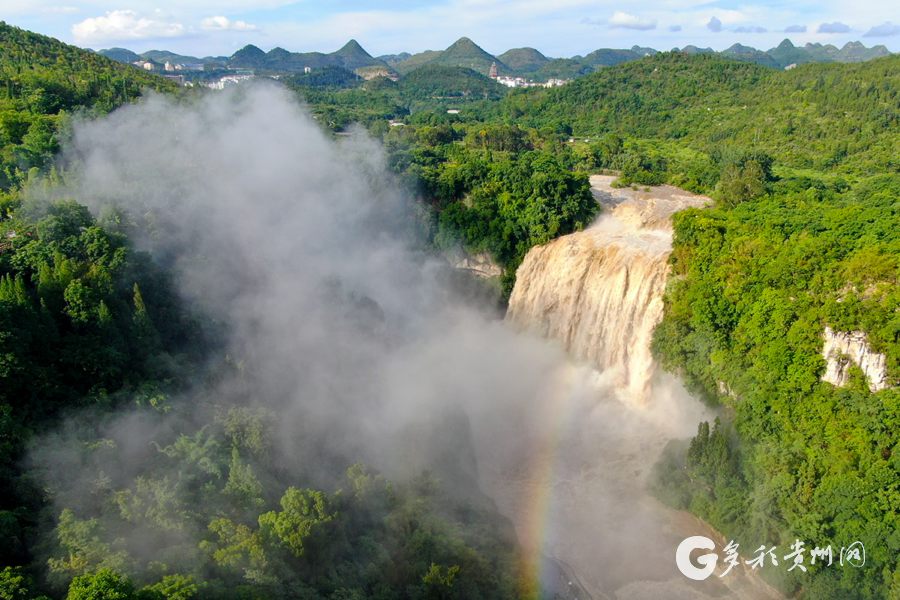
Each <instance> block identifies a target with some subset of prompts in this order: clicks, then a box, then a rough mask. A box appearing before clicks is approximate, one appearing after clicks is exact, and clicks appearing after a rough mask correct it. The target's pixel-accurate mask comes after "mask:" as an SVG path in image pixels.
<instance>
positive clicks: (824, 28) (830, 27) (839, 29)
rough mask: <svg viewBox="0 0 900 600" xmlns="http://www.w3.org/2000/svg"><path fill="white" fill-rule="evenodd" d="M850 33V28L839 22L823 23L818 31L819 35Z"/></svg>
mask: <svg viewBox="0 0 900 600" xmlns="http://www.w3.org/2000/svg"><path fill="white" fill-rule="evenodd" d="M849 31H850V26H849V25H845V24H844V23H841V22H839V21H835V22H834V23H822V24H821V25H819V28H818V29H817V30H816V32H817V33H847V32H849Z"/></svg>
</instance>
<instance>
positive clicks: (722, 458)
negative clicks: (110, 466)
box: [0, 23, 900, 600]
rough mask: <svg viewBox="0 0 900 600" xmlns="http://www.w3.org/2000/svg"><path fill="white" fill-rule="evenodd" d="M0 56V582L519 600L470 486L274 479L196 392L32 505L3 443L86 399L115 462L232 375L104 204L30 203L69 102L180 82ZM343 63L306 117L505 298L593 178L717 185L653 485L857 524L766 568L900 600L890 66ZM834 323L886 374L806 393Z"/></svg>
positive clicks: (720, 524) (62, 48) (773, 514)
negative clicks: (838, 557)
mask: <svg viewBox="0 0 900 600" xmlns="http://www.w3.org/2000/svg"><path fill="white" fill-rule="evenodd" d="M0 49H2V54H0V80H2V84H0V485H2V489H3V490H4V493H3V494H2V496H0V540H2V541H0V567H2V571H0V598H10V599H16V600H19V599H28V598H38V597H48V598H70V599H88V598H91V599H99V598H103V599H106V598H109V599H113V598H116V599H128V598H170V599H189V598H235V597H239V598H272V597H286V598H295V597H296V598H332V599H351V598H352V599H355V598H517V597H534V596H535V595H536V594H537V592H536V591H535V589H534V587H533V585H534V582H529V581H528V580H527V579H526V578H524V576H523V574H522V573H521V564H520V563H519V561H518V560H517V551H518V550H517V547H516V541H515V535H514V533H513V532H512V530H511V527H510V526H509V524H508V523H507V522H506V521H504V520H503V519H501V518H500V517H499V516H498V515H497V514H496V513H495V511H494V510H493V509H492V508H491V507H490V506H488V505H487V504H484V505H482V504H481V503H479V502H477V501H462V500H459V499H457V498H453V497H452V495H451V494H448V493H446V492H447V490H445V489H442V487H441V486H442V484H441V482H440V481H438V480H436V479H435V478H433V477H431V476H430V475H429V474H427V473H423V474H422V475H421V476H420V477H418V478H416V479H414V480H412V481H409V482H394V481H389V480H387V479H385V478H384V477H383V476H381V475H380V474H378V473H376V472H373V471H372V470H371V469H370V468H369V467H367V466H365V465H363V464H354V465H352V466H349V467H348V468H346V469H345V470H344V469H342V470H341V471H340V472H336V473H333V474H332V475H333V478H332V479H333V481H334V482H335V484H334V485H333V486H332V487H331V488H324V487H322V486H319V487H316V486H315V485H313V484H312V483H311V482H310V480H309V478H306V479H304V477H303V475H304V474H300V475H299V476H298V474H297V473H289V472H286V471H285V470H283V469H280V468H279V466H278V464H277V460H276V457H277V454H276V453H274V452H272V451H271V449H270V447H269V442H268V439H269V431H270V428H271V427H272V426H273V421H274V417H273V415H272V414H270V413H268V412H267V411H266V410H265V409H263V408H261V407H254V406H253V405H252V404H248V405H246V406H226V405H219V404H217V403H216V402H215V401H210V406H209V407H208V409H207V410H206V411H205V412H203V415H204V420H202V421H201V422H198V421H197V420H196V419H193V418H187V417H186V418H185V419H184V422H183V425H182V426H181V428H180V429H179V430H177V431H166V432H164V434H161V435H160V437H159V439H158V440H157V441H156V446H155V449H154V451H153V453H152V455H150V456H149V457H148V459H147V461H148V462H147V464H148V466H147V469H146V472H145V473H144V474H143V475H142V476H141V477H138V478H135V479H133V480H129V481H126V482H122V481H117V482H106V483H105V484H103V485H100V484H98V489H97V490H96V493H95V494H94V495H93V496H91V498H88V499H85V498H72V499H63V501H62V503H60V502H59V501H54V502H50V501H49V500H48V497H47V494H48V490H46V489H42V488H41V487H40V485H39V484H38V482H37V481H36V480H35V479H34V477H33V476H32V474H31V473H30V472H29V468H28V466H27V465H26V464H24V463H23V459H24V457H25V456H26V454H27V451H28V449H29V445H30V444H31V443H32V442H33V440H34V439H35V438H36V436H38V435H40V434H42V433H45V432H47V431H51V430H53V429H54V428H56V427H58V426H60V424H62V423H64V422H65V421H66V420H67V418H68V416H69V415H71V414H73V411H75V410H76V409H77V410H90V411H95V413H96V414H97V415H100V416H99V417H98V418H97V423H95V424H94V425H91V424H86V425H83V428H82V430H79V432H78V434H77V437H78V439H79V440H81V441H82V442H83V452H84V453H85V456H86V457H90V456H97V457H102V456H109V455H110V454H112V455H114V454H115V452H117V447H116V442H115V441H114V440H110V439H106V438H104V437H102V435H101V434H100V431H101V428H102V423H103V421H104V418H106V417H108V416H109V415H111V414H112V411H113V409H114V408H116V407H117V406H123V405H126V404H127V405H132V406H134V405H136V406H137V407H138V408H139V409H140V410H141V411H143V414H145V415H146V418H147V419H149V420H151V421H152V420H153V419H156V418H159V419H161V418H162V417H163V416H164V415H166V414H179V411H182V410H184V411H185V414H188V412H187V408H186V407H182V406H179V404H178V402H177V401H175V400H173V398H175V397H177V395H178V391H179V390H182V389H185V388H186V387H187V386H189V385H191V384H193V383H196V382H195V381H194V379H196V378H197V377H205V376H225V375H227V374H232V373H233V372H234V370H235V369H237V367H236V366H235V365H233V364H230V363H228V361H227V360H225V359H224V358H223V357H220V356H218V355H217V352H219V351H220V350H221V348H220V346H219V340H218V339H217V338H216V335H215V332H216V328H215V327H211V326H210V323H209V322H208V317H207V316H206V315H202V314H196V313H194V312H193V311H192V309H191V307H189V306H185V305H183V303H182V302H181V301H180V300H179V299H178V296H177V294H176V293H175V291H174V289H173V283H172V282H171V281H170V274H169V273H168V272H167V271H166V269H165V268H164V267H163V266H161V265H159V264H157V263H155V262H154V261H153V259H151V257H150V256H149V255H147V254H144V253H142V252H140V251H138V250H136V249H135V247H134V245H133V243H132V241H131V240H130V239H129V237H128V234H127V228H124V227H122V226H121V224H120V223H117V222H116V219H115V218H114V216H113V217H110V216H104V217H97V216H93V215H91V213H90V212H89V211H88V210H87V209H86V208H85V207H84V206H82V205H80V204H79V203H78V202H77V200H78V199H75V200H69V201H63V202H57V203H54V204H52V205H51V206H43V207H41V206H36V205H33V204H31V203H28V202H23V200H22V198H23V194H22V193H21V192H22V190H23V189H25V188H26V187H34V186H37V187H40V186H50V187H52V186H54V185H56V183H57V182H58V180H59V178H60V177H61V174H60V173H58V172H57V169H56V166H55V165H54V161H53V158H54V155H55V153H56V152H58V150H59V149H60V146H61V144H65V141H66V139H67V136H68V135H69V134H70V126H71V120H72V119H73V118H94V117H98V116H101V115H104V114H106V113H108V112H110V111H112V110H114V109H115V108H116V107H117V106H120V105H122V104H124V103H127V102H132V101H134V100H135V99H136V98H138V97H139V96H140V95H141V94H143V93H146V90H148V89H153V90H156V91H159V92H163V93H167V94H179V95H183V94H191V93H193V94H200V93H203V92H202V91H200V90H194V91H193V92H188V91H185V90H181V89H179V88H176V87H175V86H174V85H173V84H172V83H171V82H170V81H168V80H165V79H162V78H159V77H157V76H154V75H151V74H146V73H144V72H142V71H141V70H139V69H135V68H133V67H130V66H128V65H122V64H119V63H115V62H113V61H111V60H108V59H105V58H103V57H101V56H99V55H96V54H94V53H91V52H87V51H83V50H79V49H77V48H74V47H71V46H67V45H65V44H61V43H59V42H56V41H55V40H51V39H50V38H46V37H44V36H40V35H37V34H32V33H29V32H26V31H23V30H21V29H17V28H14V27H10V26H8V25H6V24H3V23H0ZM347 73H348V72H347V71H343V70H341V69H331V70H324V71H321V72H316V73H312V74H309V75H295V76H292V77H289V78H285V81H284V84H285V85H287V86H288V87H289V88H290V89H292V90H293V91H294V92H296V94H297V96H298V98H300V99H301V100H302V101H304V102H305V103H306V104H307V105H308V106H309V108H310V111H311V113H312V114H313V116H314V118H316V119H317V121H318V122H319V124H320V125H321V126H322V127H323V128H324V129H326V130H328V131H330V132H333V133H335V134H336V135H337V134H344V133H346V132H347V130H348V129H350V128H351V127H352V126H353V125H354V124H356V123H358V124H361V125H362V126H363V127H365V128H366V129H367V130H368V132H369V133H370V135H372V136H373V137H374V138H376V139H378V140H380V141H381V142H382V144H383V146H384V149H385V154H386V157H387V164H388V167H389V168H390V170H391V171H392V172H393V173H394V175H395V176H396V178H397V181H399V183H400V184H401V185H402V186H403V187H404V188H405V189H406V190H408V191H409V192H411V193H412V194H414V195H415V196H416V197H418V198H420V199H421V200H422V202H423V206H425V207H426V208H427V211H425V212H426V218H425V221H426V223H425V225H426V229H427V231H426V235H427V239H428V241H429V242H430V243H431V244H432V245H433V247H434V249H435V250H437V251H444V250H447V249H449V248H451V247H454V246H457V245H461V246H462V247H463V248H464V249H465V250H467V251H468V252H471V253H479V252H486V253H488V254H489V255H490V256H491V257H492V258H493V260H494V261H495V262H496V263H497V264H498V265H499V266H500V267H501V269H502V271H503V275H502V276H501V278H500V281H499V282H498V295H500V296H501V297H505V296H507V295H508V294H509V293H510V291H511V290H512V286H513V285H514V282H515V270H516V268H517V266H518V265H519V263H520V262H521V260H522V258H523V257H524V256H525V254H526V253H527V251H528V250H529V249H530V248H531V247H533V246H534V245H536V244H542V243H545V242H547V241H549V240H551V239H553V238H555V237H557V236H560V235H564V234H567V233H570V232H572V231H576V230H579V229H581V228H583V227H586V226H587V225H588V224H589V223H590V222H591V221H592V220H593V219H594V218H595V217H596V215H597V213H598V210H599V209H598V206H597V204H596V202H595V201H594V200H593V198H592V196H591V193H590V188H589V184H588V176H589V175H590V174H592V173H597V172H601V171H604V172H610V171H611V172H615V173H617V174H618V175H619V176H620V182H621V183H622V184H623V185H635V186H642V185H656V184H660V183H670V184H673V185H677V186H680V187H683V188H686V189H689V190H691V191H695V192H701V193H706V194H710V195H711V196H712V197H713V198H714V199H715V200H716V202H715V205H714V206H713V207H710V208H707V209H702V210H701V209H690V210H686V211H684V212H681V213H678V214H677V215H676V217H675V222H674V228H675V240H674V251H673V253H672V255H671V258H670V262H671V267H672V272H673V275H674V276H673V277H672V278H671V279H670V284H669V288H668V289H667V292H666V297H665V317H664V320H663V322H662V323H661V325H660V326H659V327H658V328H657V330H656V333H655V336H654V340H653V349H654V353H655V355H656V357H657V358H658V360H659V361H660V362H661V364H662V365H663V366H664V367H665V368H666V369H667V370H669V371H672V372H674V373H676V374H678V375H679V376H680V377H681V379H682V380H683V381H684V382H685V384H686V385H687V386H688V387H689V389H690V390H691V391H692V392H693V393H694V394H696V395H697V396H699V397H701V398H702V399H703V400H704V401H705V402H707V403H708V404H709V405H710V406H712V407H714V409H715V410H716V412H717V414H718V415H719V417H718V419H716V421H715V422H713V423H703V424H701V425H700V428H699V431H698V434H697V436H696V437H695V438H694V439H692V440H691V441H689V442H685V443H672V444H670V446H669V447H668V448H667V450H666V452H665V455H664V457H663V460H662V461H661V462H660V463H659V464H658V465H657V467H656V478H655V482H654V493H655V494H656V495H657V496H658V497H659V498H661V499H662V500H663V501H664V502H667V503H669V504H671V505H672V506H675V507H677V508H681V509H687V510H690V511H691V512H692V513H694V514H695V515H697V516H699V517H701V518H702V519H704V520H705V521H707V522H709V523H710V524H711V525H712V526H714V527H715V528H716V529H718V530H719V531H721V532H722V533H723V534H724V535H725V536H726V537H728V538H730V539H736V540H742V541H743V543H744V544H746V545H747V546H751V545H752V546H753V547H756V546H757V545H759V544H770V545H772V544H778V545H779V546H780V547H782V548H786V547H788V546H789V545H790V543H791V542H792V541H793V540H794V539H795V538H799V539H803V540H806V541H807V542H809V543H815V544H819V545H824V544H829V543H830V544H832V545H833V546H835V547H836V548H840V547H841V546H845V545H847V544H849V543H850V542H852V541H856V540H860V541H862V542H863V543H864V544H865V547H866V549H867V551H868V553H869V557H868V561H869V565H868V566H867V568H866V569H865V570H853V569H843V570H836V569H831V570H828V569H824V568H819V569H816V568H810V569H809V572H807V573H804V574H801V575H798V576H795V575H794V573H791V574H790V576H788V575H786V574H784V573H783V572H780V571H778V572H775V571H773V572H770V573H766V574H765V576H766V577H768V578H771V581H770V582H771V583H772V584H773V585H775V586H777V587H778V588H779V589H780V590H781V591H782V592H784V593H785V594H787V595H791V596H794V597H800V598H811V599H819V598H834V599H845V598H865V599H878V598H893V597H900V564H898V556H900V522H898V520H900V445H898V442H900V434H898V432H900V392H898V390H897V388H896V383H897V381H898V379H900V162H898V161H900V158H898V157H900V152H898V149H900V108H898V107H900V57H897V56H891V57H886V58H881V59H876V60H872V61H869V62H866V63H855V64H806V65H800V66H798V67H797V68H795V69H792V70H789V71H778V70H773V69H769V68H766V67H762V66H759V65H755V64H751V63H746V62H737V61H730V60H727V59H725V58H722V57H721V56H715V55H706V54H693V55H688V54H684V53H681V52H668V53H660V54H657V55H654V56H650V57H646V58H643V59H641V60H635V61H633V62H628V63H626V64H621V65H617V66H612V67H608V68H602V69H600V70H598V71H597V72H596V73H592V74H590V75H586V76H584V77H581V78H579V79H577V80H575V81H573V82H571V83H569V84H568V85H566V86H563V87H561V88H555V89H529V90H512V91H508V90H506V89H505V88H502V87H501V86H498V85H497V84H496V83H495V82H493V81H491V80H489V79H488V78H486V77H484V76H483V75H480V74H479V73H476V72H475V71H471V70H469V69H464V68H461V67H451V66H440V65H430V66H427V67H423V68H421V69H416V70H413V71H411V72H410V73H408V74H406V75H404V76H403V77H401V78H400V79H399V81H396V82H394V81H391V80H389V79H386V78H376V79H372V80H370V81H365V82H359V81H357V80H351V79H350V78H348V76H347ZM826 326H828V327H831V328H833V329H835V330H836V331H864V332H865V333H866V335H867V337H868V340H869V343H870V344H871V346H872V349H873V351H875V352H879V353H883V354H885V356H886V362H887V370H888V374H889V380H890V381H889V383H890V384H891V386H892V387H889V388H888V389H884V390H881V391H878V392H872V391H871V390H870V388H869V386H868V383H867V381H866V378H865V376H864V374H863V373H862V372H861V371H860V370H858V369H852V373H851V383H850V385H848V386H846V387H844V388H837V387H834V386H832V385H831V384H828V383H824V382H822V381H821V380H820V378H821V375H822V372H823V370H824V367H825V361H824V359H823V358H822V357H821V348H822V335H823V331H824V329H825V327H826ZM211 362H213V363H215V364H217V365H218V366H217V367H215V368H214V369H212V370H213V373H212V374H210V373H208V371H207V369H209V367H208V365H209V364H210V363H211ZM201 365H203V367H202V368H201ZM191 414H194V413H191ZM86 460H87V459H86ZM173 472H177V473H178V477H177V479H173V478H172V477H170V476H169V475H168V474H171V473H173ZM102 475H103V474H102V473H98V481H99V482H100V483H103V481H102V479H103V478H102V477H101V476H102ZM320 488H321V489H320ZM188 498H189V499H190V501H189V502H188V501H186V500H185V499H188ZM48 530H50V531H52V535H50V536H43V535H41V532H44V531H48ZM134 530H138V531H141V532H145V534H146V536H147V539H148V540H152V544H150V545H151V546H152V547H153V548H159V549H160V550H159V552H158V555H154V556H148V555H147V553H146V552H144V551H143V549H142V548H136V547H130V546H129V545H128V543H127V542H126V541H125V540H126V539H129V538H126V537H125V536H124V535H123V532H126V531H134ZM186 539H201V540H202V541H201V542H200V543H199V544H197V543H191V544H188V543H186V542H185V541H184V540H186ZM149 543H150V542H149V541H148V544H149ZM742 548H743V549H744V550H746V551H748V552H749V551H750V550H751V549H752V548H744V547H743V546H742Z"/></svg>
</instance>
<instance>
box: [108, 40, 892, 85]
mask: <svg viewBox="0 0 900 600" xmlns="http://www.w3.org/2000/svg"><path fill="white" fill-rule="evenodd" d="M673 51H680V52H685V53H688V54H695V53H710V54H719V55H720V56H723V57H726V58H731V59H733V60H739V61H744V62H752V63H756V64H760V65H764V66H767V67H772V68H776V69H783V68H785V67H788V66H789V65H792V64H803V63H810V62H862V61H866V60H870V59H873V58H878V57H881V56H887V55H889V54H891V53H890V51H889V50H888V49H887V48H886V47H885V46H883V45H878V46H873V47H871V48H867V47H866V46H864V45H863V44H862V43H860V42H848V43H847V44H845V45H844V46H843V47H842V48H838V47H837V46H833V45H831V44H825V45H823V44H818V43H816V44H811V43H808V44H806V45H804V46H795V45H794V44H793V43H792V42H791V41H790V40H788V39H785V40H784V41H783V42H781V43H780V44H779V45H778V46H776V47H775V48H771V49H769V50H767V51H763V50H758V49H756V48H752V47H750V46H744V45H742V44H734V45H733V46H731V47H730V48H728V49H726V50H723V51H721V52H716V51H715V50H713V49H712V48H698V47H696V46H685V47H684V48H673ZM657 52H658V51H657V50H655V49H653V48H646V47H640V46H632V47H631V48H630V49H614V48H600V49H598V50H595V51H593V52H591V53H589V54H587V55H585V56H574V57H570V58H549V57H547V56H545V55H544V54H542V53H541V52H540V51H538V50H536V49H534V48H527V47H526V48H513V49H511V50H507V51H506V52H504V53H502V54H499V55H497V56H494V55H492V54H490V53H489V52H487V51H485V50H484V49H483V48H481V47H480V46H479V45H478V44H476V43H475V42H473V41H472V40H470V39H469V38H466V37H463V38H460V39H459V40H457V41H455V42H454V43H453V44H451V45H450V47H448V48H446V49H445V50H426V51H424V52H419V53H418V54H409V53H407V52H403V53H400V54H391V55H384V56H378V57H374V56H372V55H371V54H369V53H368V52H366V50H365V49H364V48H363V47H362V46H361V45H360V44H359V42H357V41H356V40H350V41H349V42H347V43H346V44H345V45H344V46H343V47H342V48H340V49H339V50H336V51H335V52H331V53H323V52H289V51H288V50H285V49H284V48H273V49H272V50H269V51H268V52H265V51H263V50H262V49H260V48H259V47H257V46H254V45H252V44H249V45H247V46H244V47H243V48H241V49H240V50H238V51H237V52H235V53H234V54H232V55H231V56H207V57H205V58H197V57H193V56H184V55H179V54H175V53H172V52H168V51H164V50H150V51H148V52H144V53H142V54H137V53H135V52H132V51H131V50H127V49H125V48H109V49H106V50H99V53H100V54H102V55H103V56H106V57H108V58H111V59H113V60H117V61H120V62H129V63H131V62H136V61H140V60H148V61H151V62H154V63H159V64H162V63H164V62H171V63H180V64H204V65H209V66H211V67H221V68H246V69H256V70H262V71H271V72H288V73H293V72H303V71H304V70H305V69H306V68H310V69H322V68H326V67H340V68H344V69H347V70H349V71H354V72H357V73H359V74H363V75H364V74H366V72H368V73H371V74H373V75H377V74H385V75H390V74H399V75H405V74H407V73H409V72H411V71H413V70H415V69H417V68H419V67H422V66H424V65H432V66H454V67H466V68H469V69H472V70H474V71H477V72H479V73H482V74H485V75H486V74H488V72H489V71H490V68H491V65H492V64H496V65H497V72H498V74H500V75H515V76H524V77H528V78H531V79H536V80H546V79H548V78H553V77H557V78H565V79H571V78H575V77H578V76H581V75H586V74H588V73H592V72H593V71H596V70H597V69H599V68H602V67H606V66H612V65H617V64H620V63H623V62H628V61H632V60H638V59H640V58H642V57H644V56H647V55H652V54H656V53H657Z"/></svg>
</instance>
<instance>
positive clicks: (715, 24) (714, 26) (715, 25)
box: [706, 17, 722, 33]
mask: <svg viewBox="0 0 900 600" xmlns="http://www.w3.org/2000/svg"><path fill="white" fill-rule="evenodd" d="M706 28H707V29H709V30H710V31H714V32H716V33H718V32H720V31H722V21H720V20H719V19H717V18H716V17H710V19H709V22H708V23H707V24H706Z"/></svg>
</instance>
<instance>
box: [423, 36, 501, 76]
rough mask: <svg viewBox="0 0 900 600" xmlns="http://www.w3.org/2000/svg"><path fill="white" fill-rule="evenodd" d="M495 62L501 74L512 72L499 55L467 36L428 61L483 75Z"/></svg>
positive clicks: (430, 63)
mask: <svg viewBox="0 0 900 600" xmlns="http://www.w3.org/2000/svg"><path fill="white" fill-rule="evenodd" d="M494 63H496V64H497V70H498V72H499V73H500V74H506V73H509V72H511V69H509V67H507V66H506V65H504V64H503V62H502V61H500V60H499V59H497V57H495V56H492V55H491V54H488V53H487V52H485V51H484V50H483V49H482V48H481V47H480V46H479V45H478V44H476V43H475V42H473V41H472V40H470V39H469V38H467V37H463V38H459V39H458V40H456V41H455V42H453V44H451V45H450V47H449V48H447V49H446V50H444V51H443V52H441V54H440V55H439V56H436V57H435V58H434V59H433V60H430V61H429V62H428V64H429V65H439V66H444V67H465V68H466V69H472V70H473V71H477V72H478V73H481V74H482V75H487V74H488V72H489V71H490V70H491V65H492V64H494Z"/></svg>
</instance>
